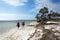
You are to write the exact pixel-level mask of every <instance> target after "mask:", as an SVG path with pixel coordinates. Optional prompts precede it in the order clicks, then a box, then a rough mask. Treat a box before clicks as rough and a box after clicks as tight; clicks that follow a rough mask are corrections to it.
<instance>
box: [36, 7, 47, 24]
mask: <svg viewBox="0 0 60 40" xmlns="http://www.w3.org/2000/svg"><path fill="white" fill-rule="evenodd" d="M46 13H48V8H47V7H44V8H41V9H40V10H39V14H37V15H36V19H37V22H39V23H41V24H45V23H46V15H45V14H46ZM40 14H41V15H40Z"/></svg>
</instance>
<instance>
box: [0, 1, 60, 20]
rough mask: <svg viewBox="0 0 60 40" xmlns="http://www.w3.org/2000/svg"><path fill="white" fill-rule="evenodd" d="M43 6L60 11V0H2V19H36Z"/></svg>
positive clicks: (0, 3)
mask: <svg viewBox="0 0 60 40" xmlns="http://www.w3.org/2000/svg"><path fill="white" fill-rule="evenodd" d="M43 7H48V9H49V10H53V11H55V12H58V13H60V0H0V20H35V16H36V14H37V13H38V11H39V9H41V8H43Z"/></svg>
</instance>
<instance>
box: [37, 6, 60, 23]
mask: <svg viewBox="0 0 60 40" xmlns="http://www.w3.org/2000/svg"><path fill="white" fill-rule="evenodd" d="M57 17H60V14H59V13H57V12H53V11H52V10H51V11H50V12H49V11H48V8H47V7H44V8H41V9H40V10H39V13H38V14H37V15H36V19H37V22H39V23H41V24H45V23H46V22H47V21H51V20H52V21H53V20H56V18H57Z"/></svg>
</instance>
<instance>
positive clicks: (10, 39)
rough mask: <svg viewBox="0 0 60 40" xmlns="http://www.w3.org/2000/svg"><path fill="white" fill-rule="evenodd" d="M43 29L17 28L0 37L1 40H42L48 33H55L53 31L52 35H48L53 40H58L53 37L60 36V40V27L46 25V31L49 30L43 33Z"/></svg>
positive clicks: (31, 27) (32, 27)
mask: <svg viewBox="0 0 60 40" xmlns="http://www.w3.org/2000/svg"><path fill="white" fill-rule="evenodd" d="M41 28H42V27H41ZM41 28H40V29H37V28H35V27H34V26H27V25H25V26H24V27H20V28H19V29H18V28H15V29H12V30H10V31H9V32H7V33H4V34H3V35H1V36H0V40H38V39H39V40H40V39H43V38H44V37H43V35H46V33H47V31H51V30H52V31H53V32H55V33H52V31H51V33H50V34H49V33H48V34H47V35H51V37H52V38H51V39H53V40H55V39H56V38H55V37H53V34H54V35H57V36H59V40H60V25H44V28H45V30H46V29H47V30H46V31H43V29H41ZM42 37H43V38H42ZM47 38H48V37H47ZM46 40H47V39H46Z"/></svg>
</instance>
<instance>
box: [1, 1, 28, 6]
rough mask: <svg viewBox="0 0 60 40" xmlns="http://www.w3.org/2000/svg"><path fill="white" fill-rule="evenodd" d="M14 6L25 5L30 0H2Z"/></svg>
mask: <svg viewBox="0 0 60 40" xmlns="http://www.w3.org/2000/svg"><path fill="white" fill-rule="evenodd" d="M2 1H4V2H5V3H7V4H9V5H12V6H24V5H25V3H26V2H27V1H28V0H2Z"/></svg>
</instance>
